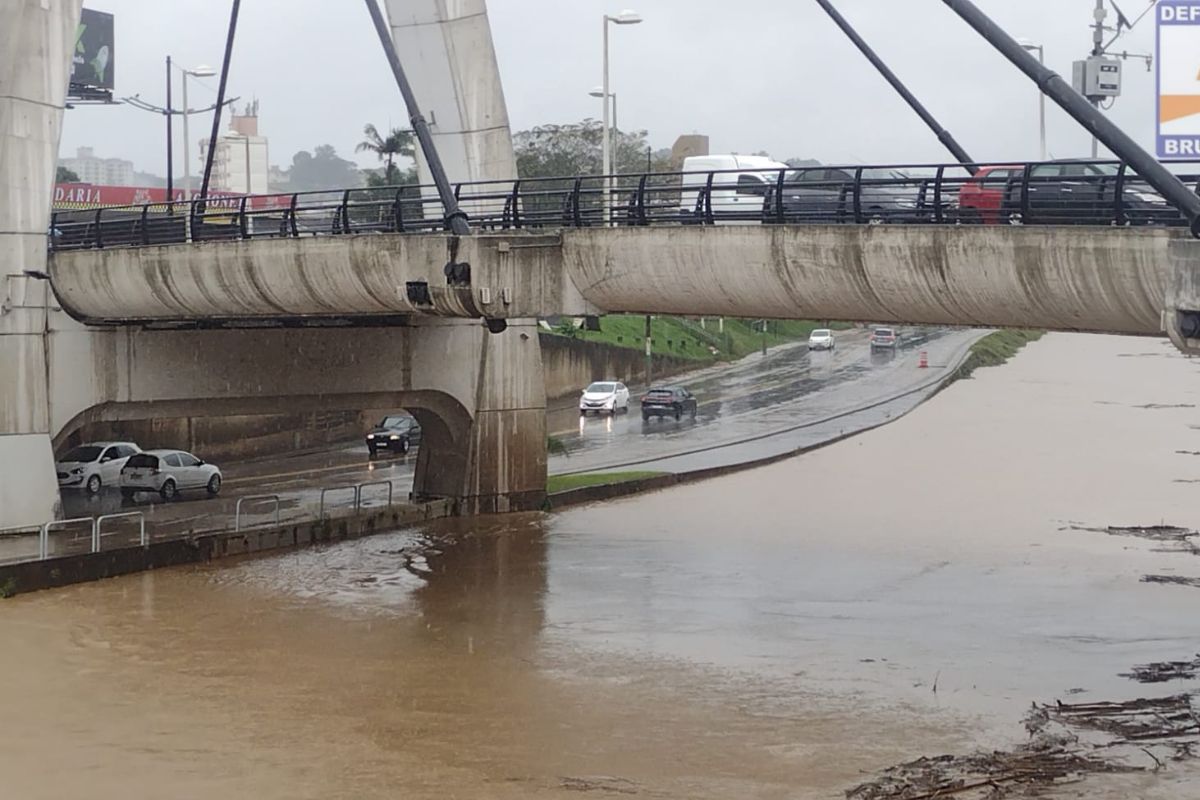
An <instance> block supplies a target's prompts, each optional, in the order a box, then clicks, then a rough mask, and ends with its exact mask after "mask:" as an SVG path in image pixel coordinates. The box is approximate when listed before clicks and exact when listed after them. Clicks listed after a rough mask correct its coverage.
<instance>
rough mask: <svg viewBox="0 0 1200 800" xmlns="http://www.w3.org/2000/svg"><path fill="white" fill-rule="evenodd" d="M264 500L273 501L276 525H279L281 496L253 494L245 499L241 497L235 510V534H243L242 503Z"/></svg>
mask: <svg viewBox="0 0 1200 800" xmlns="http://www.w3.org/2000/svg"><path fill="white" fill-rule="evenodd" d="M264 500H273V501H274V503H275V505H274V511H275V525H276V526H278V525H279V495H277V494H252V495H247V496H245V497H239V498H238V501H237V504H236V505H235V506H234V508H233V532H234V533H241V531H242V503H257V502H260V501H264Z"/></svg>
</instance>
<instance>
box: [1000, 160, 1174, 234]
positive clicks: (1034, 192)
mask: <svg viewBox="0 0 1200 800" xmlns="http://www.w3.org/2000/svg"><path fill="white" fill-rule="evenodd" d="M1119 172H1120V167H1119V165H1117V164H1115V163H1112V164H1110V163H1095V162H1089V161H1076V160H1069V159H1064V160H1061V161H1051V162H1048V163H1045V164H1034V165H1033V166H1031V167H1030V168H1029V182H1028V187H1027V188H1025V187H1023V185H1022V184H1023V183H1024V181H1023V176H1022V175H1021V173H1017V177H1016V179H1014V180H1010V181H1009V183H1008V187H1007V191H1006V192H1005V199H1004V207H1003V209H1002V211H1003V216H1004V217H1007V218H1013V219H1017V218H1020V219H1021V220H1022V221H1024V222H1026V223H1030V224H1042V225H1111V224H1112V223H1113V222H1114V221H1115V220H1116V217H1117V186H1118V183H1120V184H1121V209H1122V215H1123V218H1124V221H1125V222H1126V223H1128V224H1131V225H1182V224H1183V217H1182V216H1181V215H1180V213H1179V212H1178V211H1177V210H1176V209H1175V208H1174V206H1172V205H1170V204H1169V203H1167V201H1166V200H1164V199H1163V197H1162V196H1161V195H1160V194H1158V192H1156V191H1154V189H1152V188H1151V187H1150V186H1149V185H1148V184H1146V182H1145V181H1143V180H1142V179H1141V178H1139V177H1138V176H1137V175H1136V174H1134V173H1132V172H1131V171H1127V172H1126V174H1125V176H1124V177H1123V179H1121V180H1120V181H1118V175H1119ZM1023 188H1024V189H1025V191H1026V192H1027V196H1026V199H1025V201H1024V204H1023V203H1022V197H1021V192H1022V190H1023ZM1022 206H1023V207H1022Z"/></svg>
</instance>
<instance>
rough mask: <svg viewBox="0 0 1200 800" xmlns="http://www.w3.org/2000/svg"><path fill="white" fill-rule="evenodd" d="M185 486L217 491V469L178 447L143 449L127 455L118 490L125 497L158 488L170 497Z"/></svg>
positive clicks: (218, 472)
mask: <svg viewBox="0 0 1200 800" xmlns="http://www.w3.org/2000/svg"><path fill="white" fill-rule="evenodd" d="M189 489H204V490H205V491H207V492H208V494H209V496H210V497H212V496H215V495H216V494H217V493H218V492H220V491H221V470H219V469H217V467H216V465H215V464H205V463H204V462H203V461H202V460H201V459H199V458H196V457H195V456H194V455H192V454H191V453H185V452H184V451H182V450H146V451H145V452H142V453H138V454H137V455H135V456H132V457H130V459H129V460H128V461H127V462H125V466H124V467H123V468H122V469H121V494H122V495H123V496H125V497H127V498H131V497H133V496H134V495H135V494H136V493H138V492H158V493H159V494H160V495H162V498H163V499H164V500H171V499H174V497H175V496H176V495H177V494H179V493H180V492H182V491H187V490H189Z"/></svg>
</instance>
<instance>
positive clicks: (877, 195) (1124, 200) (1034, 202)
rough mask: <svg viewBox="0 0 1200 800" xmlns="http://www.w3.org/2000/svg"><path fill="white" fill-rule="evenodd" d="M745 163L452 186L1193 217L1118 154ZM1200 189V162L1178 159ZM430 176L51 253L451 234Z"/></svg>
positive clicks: (72, 220) (541, 200) (244, 202)
mask: <svg viewBox="0 0 1200 800" xmlns="http://www.w3.org/2000/svg"><path fill="white" fill-rule="evenodd" d="M975 166H976V170H977V171H976V172H975V174H974V175H972V174H971V172H970V171H969V170H968V169H967V167H965V166H963V165H961V164H957V163H955V164H915V165H877V166H863V165H853V166H804V167H798V168H790V167H788V168H783V167H771V168H763V167H757V166H756V167H749V166H748V167H746V168H739V169H727V170H711V171H704V172H645V173H629V174H619V175H580V176H564V177H548V178H525V179H521V180H516V181H481V182H474V183H460V184H457V185H455V187H454V193H455V196H456V197H457V198H458V202H459V205H460V207H461V209H462V210H463V211H464V212H465V213H466V214H468V216H469V218H470V221H471V225H472V226H473V227H474V228H475V229H477V230H480V231H485V232H486V231H497V230H539V229H541V230H553V229H559V228H585V227H594V226H603V225H606V224H607V225H615V226H621V227H629V226H635V227H636V226H646V225H720V224H737V223H740V224H750V223H759V224H789V225H794V224H878V223H896V224H953V225H973V224H1024V225H1122V226H1124V225H1171V226H1175V225H1178V226H1183V225H1185V220H1184V217H1183V215H1182V214H1180V213H1179V211H1178V210H1176V209H1175V208H1174V207H1173V206H1171V205H1170V204H1169V203H1167V202H1166V200H1164V199H1163V198H1162V197H1161V196H1160V195H1159V194H1158V193H1157V192H1155V191H1154V190H1153V189H1152V188H1151V187H1150V185H1149V184H1148V183H1146V182H1145V181H1144V180H1143V179H1141V178H1140V177H1138V175H1137V174H1136V173H1134V172H1133V171H1132V170H1131V169H1130V167H1129V166H1128V165H1127V164H1125V163H1123V162H1120V161H1074V160H1071V161H1050V162H1039V163H1026V162H993V163H984V164H979V165H975ZM1171 166H1172V168H1173V169H1175V170H1189V169H1190V170H1191V172H1180V173H1179V177H1180V178H1181V179H1182V180H1184V181H1185V182H1186V183H1188V184H1189V185H1193V186H1195V187H1196V191H1197V192H1198V193H1200V161H1192V162H1173V163H1172V165H1171ZM444 217H445V211H444V209H443V208H442V205H441V201H440V199H439V197H438V194H437V189H436V187H435V186H433V185H432V184H413V185H405V186H385V187H371V188H358V189H338V190H332V191H320V192H298V193H295V194H273V195H251V196H245V197H240V198H227V197H225V198H219V199H215V198H212V199H209V200H203V199H193V200H191V201H187V202H183V201H180V202H172V203H151V204H148V205H141V206H121V207H109V208H100V209H95V210H88V211H57V212H55V213H54V214H53V216H52V222H51V226H50V248H51V250H53V251H65V250H81V249H106V248H112V247H146V246H156V245H166V244H180V243H187V242H208V241H222V240H247V239H264V238H265V239H272V238H295V237H300V236H337V235H345V234H366V233H429V232H436V231H441V230H443V229H444V222H443V220H444Z"/></svg>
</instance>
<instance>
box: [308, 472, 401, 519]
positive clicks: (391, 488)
mask: <svg viewBox="0 0 1200 800" xmlns="http://www.w3.org/2000/svg"><path fill="white" fill-rule="evenodd" d="M372 486H386V487H387V490H388V491H387V505H388V506H391V505H392V501H393V498H394V496H395V490H396V487H395V484H394V483H393V482H392V481H366V482H365V483H356V484H354V485H352V486H324V487H322V488H321V503H320V508H319V510H318V512H317V519H325V495H327V494H332V493H333V492H353V493H354V513H355V514H357V513H358V512H359V511H361V510H362V495H363V489H366V488H369V487H372Z"/></svg>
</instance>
